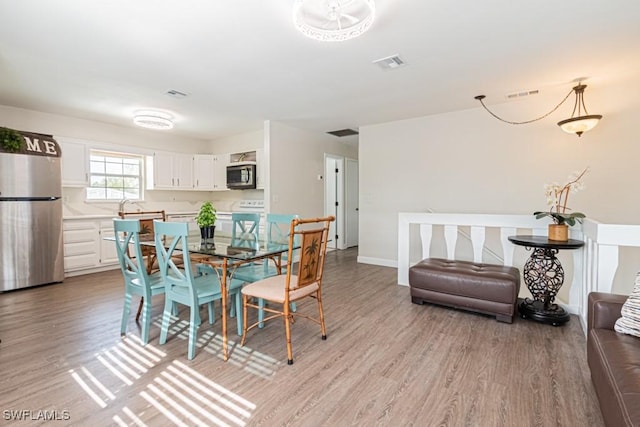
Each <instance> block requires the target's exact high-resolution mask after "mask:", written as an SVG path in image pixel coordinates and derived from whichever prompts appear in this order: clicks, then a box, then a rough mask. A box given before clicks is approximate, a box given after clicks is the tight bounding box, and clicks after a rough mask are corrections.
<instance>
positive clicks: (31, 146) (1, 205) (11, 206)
mask: <svg viewBox="0 0 640 427" xmlns="http://www.w3.org/2000/svg"><path fill="white" fill-rule="evenodd" d="M20 135H21V136H22V137H23V138H24V143H23V144H22V147H20V148H18V149H17V150H14V151H9V150H7V149H6V147H3V146H2V144H0V292H4V291H10V290H13V289H19V288H25V287H29V286H36V285H43V284H47V283H55V282H61V281H62V280H63V279H64V253H63V242H62V181H61V170H60V156H61V151H60V146H59V145H58V144H57V142H56V141H55V140H54V139H53V138H52V137H50V136H45V135H40V134H34V133H28V132H20ZM0 142H1V141H0Z"/></svg>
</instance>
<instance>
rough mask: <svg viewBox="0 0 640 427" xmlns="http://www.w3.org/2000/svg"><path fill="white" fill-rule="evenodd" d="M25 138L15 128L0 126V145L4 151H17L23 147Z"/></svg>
mask: <svg viewBox="0 0 640 427" xmlns="http://www.w3.org/2000/svg"><path fill="white" fill-rule="evenodd" d="M22 144H24V138H23V137H22V135H20V134H19V133H18V132H16V131H15V130H13V129H8V128H3V127H0V146H2V148H3V150H4V151H8V152H10V153H15V152H16V151H19V150H20V148H22Z"/></svg>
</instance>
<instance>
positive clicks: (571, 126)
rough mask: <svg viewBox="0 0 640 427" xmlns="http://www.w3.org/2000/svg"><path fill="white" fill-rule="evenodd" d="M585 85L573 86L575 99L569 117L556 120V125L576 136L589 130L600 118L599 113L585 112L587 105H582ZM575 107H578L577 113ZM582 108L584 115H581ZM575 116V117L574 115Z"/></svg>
mask: <svg viewBox="0 0 640 427" xmlns="http://www.w3.org/2000/svg"><path fill="white" fill-rule="evenodd" d="M586 87H587V85H583V84H580V83H579V84H578V86H575V87H574V88H573V90H574V92H575V93H576V100H575V103H574V104H573V112H572V113H571V118H570V119H565V120H560V121H559V122H558V126H560V128H561V129H562V130H563V131H565V132H567V133H575V134H576V135H578V136H582V133H583V132H587V131H590V130H591V129H593V128H594V127H596V126H597V125H598V122H599V121H600V119H601V118H602V115H600V114H591V115H590V114H589V113H588V112H587V107H585V105H584V89H585V88H586ZM576 108H577V109H578V115H577V116H575V114H576ZM582 110H584V116H583V115H582ZM574 116H575V117H574Z"/></svg>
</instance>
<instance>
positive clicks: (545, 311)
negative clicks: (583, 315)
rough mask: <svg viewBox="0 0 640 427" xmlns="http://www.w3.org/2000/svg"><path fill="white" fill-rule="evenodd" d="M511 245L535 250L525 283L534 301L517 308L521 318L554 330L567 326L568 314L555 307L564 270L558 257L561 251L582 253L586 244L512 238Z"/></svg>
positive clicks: (546, 239) (527, 237) (573, 241)
mask: <svg viewBox="0 0 640 427" xmlns="http://www.w3.org/2000/svg"><path fill="white" fill-rule="evenodd" d="M509 241H510V242H511V243H513V244H514V245H519V246H524V247H525V248H526V249H527V250H529V249H533V252H532V253H531V256H530V257H529V259H528V260H527V262H526V263H525V265H524V283H525V284H526V285H527V288H528V289H529V292H531V295H532V296H533V299H531V298H525V299H524V301H522V302H521V303H520V304H519V305H518V312H519V313H520V317H522V318H523V319H531V320H536V321H538V322H542V323H547V324H551V325H553V326H559V325H563V324H565V323H566V322H568V321H569V313H567V311H566V310H565V309H564V308H562V307H560V306H559V305H558V304H555V303H554V301H555V299H556V295H557V294H558V291H559V290H560V287H562V283H563V282H564V270H563V268H562V264H560V261H559V260H558V258H556V254H557V253H558V252H559V251H560V250H562V249H579V248H581V247H582V246H584V242H583V241H582V240H575V239H569V240H568V241H566V242H560V241H556V240H549V239H548V238H547V237H546V236H510V237H509Z"/></svg>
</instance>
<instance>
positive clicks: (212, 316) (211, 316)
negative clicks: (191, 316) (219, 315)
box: [207, 301, 216, 325]
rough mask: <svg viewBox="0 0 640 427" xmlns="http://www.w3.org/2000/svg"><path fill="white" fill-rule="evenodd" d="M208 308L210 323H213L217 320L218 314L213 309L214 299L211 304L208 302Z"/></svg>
mask: <svg viewBox="0 0 640 427" xmlns="http://www.w3.org/2000/svg"><path fill="white" fill-rule="evenodd" d="M207 308H208V309H209V324H210V325H213V324H214V323H215V321H216V314H215V311H214V309H213V301H211V302H210V303H209V304H207Z"/></svg>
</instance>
